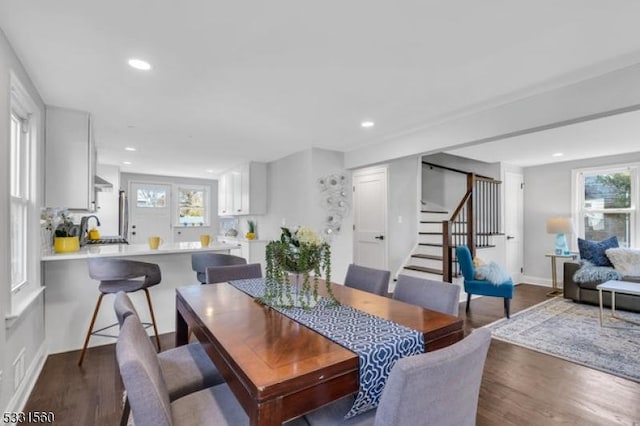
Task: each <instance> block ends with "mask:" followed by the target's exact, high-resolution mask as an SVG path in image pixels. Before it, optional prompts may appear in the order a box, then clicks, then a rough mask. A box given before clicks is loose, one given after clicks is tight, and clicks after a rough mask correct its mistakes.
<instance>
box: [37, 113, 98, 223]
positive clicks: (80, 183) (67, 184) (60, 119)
mask: <svg viewBox="0 0 640 426" xmlns="http://www.w3.org/2000/svg"><path fill="white" fill-rule="evenodd" d="M45 147H46V148H45V151H46V155H45V156H46V163H45V164H46V165H45V167H46V168H45V176H46V179H45V205H46V206H47V207H63V208H67V209H70V210H78V211H92V212H93V211H95V210H96V191H95V187H94V176H95V170H96V149H95V145H94V140H93V129H92V125H91V115H90V114H89V113H88V112H84V111H76V110H71V109H65V108H58V107H47V109H46V134H45Z"/></svg>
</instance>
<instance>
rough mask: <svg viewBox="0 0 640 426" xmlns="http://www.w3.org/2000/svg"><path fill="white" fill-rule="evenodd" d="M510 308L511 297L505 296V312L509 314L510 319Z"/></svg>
mask: <svg viewBox="0 0 640 426" xmlns="http://www.w3.org/2000/svg"><path fill="white" fill-rule="evenodd" d="M510 308H511V299H508V298H506V297H505V298H504V312H505V314H507V319H509V313H510V312H509V311H510Z"/></svg>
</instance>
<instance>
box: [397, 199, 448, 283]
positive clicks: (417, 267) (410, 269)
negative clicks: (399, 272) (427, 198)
mask: <svg viewBox="0 0 640 426" xmlns="http://www.w3.org/2000/svg"><path fill="white" fill-rule="evenodd" d="M448 219H449V213H448V212H446V211H438V210H422V212H420V224H419V226H418V244H417V246H416V249H415V251H414V252H413V253H412V254H411V257H410V259H409V264H408V265H406V266H405V267H404V269H405V271H403V273H405V274H406V275H413V276H419V277H423V278H427V279H430V280H434V281H442V278H443V265H442V261H443V258H442V222H443V221H446V220H448Z"/></svg>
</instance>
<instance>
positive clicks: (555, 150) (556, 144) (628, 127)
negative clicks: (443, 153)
mask: <svg viewBox="0 0 640 426" xmlns="http://www.w3.org/2000/svg"><path fill="white" fill-rule="evenodd" d="M637 151H640V111H633V112H627V113H624V114H618V115H613V116H610V117H606V118H600V119H597V120H591V121H583V122H581V123H576V124H571V125H568V126H564V127H557V128H555V129H550V130H545V131H542V132H537V133H530V134H526V135H522V136H517V137H512V138H506V139H501V140H498V141H494V142H486V143H483V144H478V145H472V146H468V147H464V148H458V149H451V150H447V152H448V153H449V154H453V155H458V156H460V157H467V158H473V159H475V160H479V161H485V162H488V163H493V162H496V161H501V162H505V163H510V164H514V165H516V166H520V167H529V166H536V165H540V164H550V163H557V162H561V161H571V160H579V159H584V158H594V157H602V156H607V155H616V154H625V153H629V152H637ZM554 154H562V155H557V156H553V155H554Z"/></svg>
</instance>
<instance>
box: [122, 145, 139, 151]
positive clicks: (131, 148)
mask: <svg viewBox="0 0 640 426" xmlns="http://www.w3.org/2000/svg"><path fill="white" fill-rule="evenodd" d="M124 150H125V151H132V152H133V151H136V149H135V148H134V147H132V146H128V147H126V148H125V149H124Z"/></svg>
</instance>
